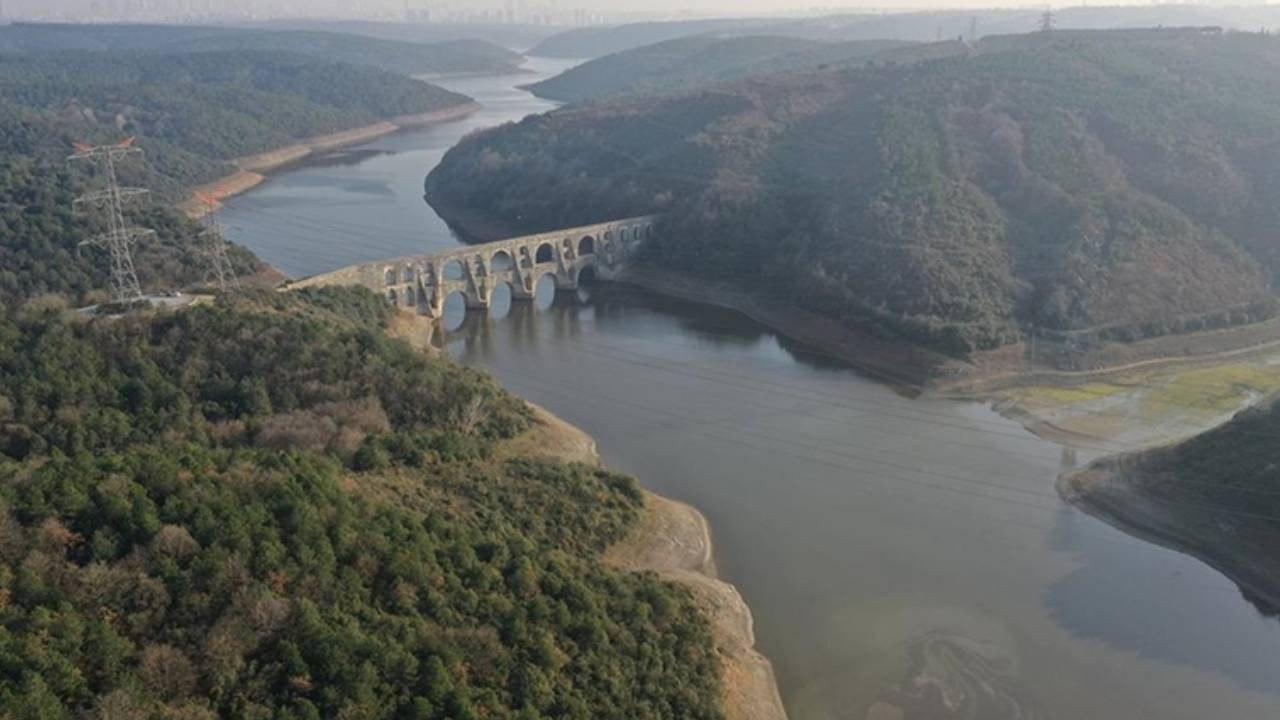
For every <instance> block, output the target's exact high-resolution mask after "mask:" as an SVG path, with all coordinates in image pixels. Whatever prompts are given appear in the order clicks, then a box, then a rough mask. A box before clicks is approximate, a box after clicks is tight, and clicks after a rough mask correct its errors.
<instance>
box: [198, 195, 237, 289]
mask: <svg viewBox="0 0 1280 720" xmlns="http://www.w3.org/2000/svg"><path fill="white" fill-rule="evenodd" d="M196 197H198V198H200V200H201V201H202V202H204V204H205V205H206V206H207V210H206V212H205V215H204V232H202V233H200V239H201V240H202V241H203V243H202V244H201V246H200V252H201V254H203V255H204V256H205V260H206V261H207V262H208V263H209V274H210V275H212V276H213V278H214V279H215V280H217V281H218V291H219V292H221V293H223V294H225V293H226V292H227V290H228V289H231V290H239V289H240V278H239V277H237V276H236V269H235V267H233V266H232V265H231V258H230V257H228V256H227V241H226V239H225V238H224V236H223V234H222V228H221V227H220V226H219V224H218V220H217V218H216V217H214V214H213V211H214V210H215V209H216V208H217V206H218V203H217V201H216V200H214V199H213V198H212V197H210V196H208V195H205V194H203V193H196Z"/></svg>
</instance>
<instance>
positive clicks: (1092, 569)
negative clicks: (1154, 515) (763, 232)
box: [224, 78, 1280, 720]
mask: <svg viewBox="0 0 1280 720" xmlns="http://www.w3.org/2000/svg"><path fill="white" fill-rule="evenodd" d="M528 79H529V80H531V79H533V78H528ZM522 81H523V80H522ZM513 82H514V81H513V80H512V79H510V78H506V79H502V80H501V81H498V80H494V79H477V80H474V81H467V83H466V84H465V85H464V86H459V87H455V89H460V90H462V91H463V92H467V93H468V94H471V95H473V96H475V97H478V98H480V99H481V100H482V101H483V102H484V104H485V110H484V111H482V113H481V114H480V115H478V116H475V117H473V118H471V119H469V120H467V121H465V122H463V123H455V124H450V125H444V126H439V127H436V128H428V129H425V130H423V131H420V132H413V133H404V134H401V135H396V136H392V137H388V138H383V139H382V140H379V141H377V142H375V143H372V144H370V145H369V146H366V148H365V150H367V152H363V151H362V152H360V153H349V154H347V155H346V157H345V158H344V159H340V160H338V161H335V162H333V163H330V164H327V165H325V164H323V163H322V164H321V165H316V166H310V167H303V168H299V169H298V170H296V171H294V172H290V173H286V174H284V175H281V176H279V177H276V178H273V179H272V180H271V181H269V182H268V183H267V184H266V185H264V186H263V187H262V188H260V189H259V190H256V191H254V192H253V193H251V194H250V195H248V196H245V197H244V198H238V199H236V200H235V201H233V202H232V206H231V208H230V209H229V212H230V214H229V215H228V216H226V217H224V220H225V221H227V222H228V224H229V225H231V226H232V228H231V229H232V237H233V239H234V240H236V241H238V242H242V243H244V244H247V245H248V246H249V247H250V248H251V249H253V250H254V251H255V252H257V253H258V254H259V255H260V256H262V257H264V258H265V259H267V260H268V261H270V262H273V263H275V264H277V265H278V266H280V267H282V268H283V269H284V270H285V271H286V272H290V273H292V274H295V275H305V274H310V273H315V272H320V271H324V270H330V269H333V268H336V267H340V266H342V265H346V264H351V263H355V262H361V261H366V260H372V259H376V258H380V257H394V256H399V255H407V254H411V253H416V252H422V251H424V250H428V249H431V248H453V247H456V241H455V239H454V237H453V235H452V234H451V233H450V232H449V231H448V229H447V227H446V226H445V224H444V223H443V222H442V221H441V220H440V219H439V218H438V217H437V216H436V215H435V214H434V212H432V211H431V210H430V208H428V207H426V206H425V205H424V204H423V203H422V199H421V193H422V178H423V176H424V175H425V173H426V172H427V171H428V170H429V169H430V168H431V167H432V165H433V164H434V163H436V162H438V160H439V158H440V156H441V155H442V154H443V152H444V151H445V149H446V148H448V147H449V146H451V145H452V144H454V143H455V142H457V140H458V139H459V138H460V137H461V136H462V135H463V134H464V133H466V132H467V131H468V130H470V129H473V128H477V127H485V126H488V125H493V124H496V123H498V122H503V121H506V120H511V119H516V118H518V117H520V116H522V115H523V114H525V113H527V112H536V111H538V110H540V109H545V108H546V107H549V105H548V104H547V103H543V102H542V101H537V100H534V99H531V98H530V97H529V96H528V95H526V94H524V93H522V92H519V91H517V90H515V89H514V88H513V87H512V86H511V85H512V83H513ZM380 186H385V187H389V188H392V190H393V191H394V192H393V193H392V194H390V195H388V194H384V193H381V192H380V191H379V190H378V187H380ZM499 294H501V293H499ZM445 327H446V329H445V330H443V331H442V332H440V333H437V334H436V340H437V342H439V343H440V345H441V346H442V347H444V348H445V349H446V350H447V351H448V352H450V353H451V354H453V355H454V356H455V357H457V358H459V359H460V360H461V361H462V362H465V363H468V364H471V365H474V366H477V367H482V368H485V369H487V370H489V371H491V372H493V373H494V374H495V375H496V376H497V377H498V379H499V380H500V381H502V383H503V384H504V385H506V386H507V387H509V388H511V389H512V390H513V391H514V392H516V393H518V394H520V395H522V396H524V397H528V398H530V399H531V400H533V401H534V402H538V403H540V404H542V405H544V406H547V407H548V408H550V409H551V410H552V411H554V412H556V413H557V414H559V415H561V416H563V417H565V418H566V419H567V420H569V421H570V422H572V423H574V424H577V425H579V426H581V427H584V428H587V429H589V430H590V431H591V433H592V435H594V436H595V437H596V439H597V440H598V441H599V445H600V448H601V449H602V452H603V453H604V456H605V459H606V461H607V462H609V464H610V465H611V466H613V467H615V468H618V469H619V470H621V471H624V472H629V473H632V474H635V475H637V476H638V477H639V478H641V479H642V481H643V482H644V484H645V485H646V486H648V487H650V488H651V489H653V490H655V491H657V492H660V493H663V494H666V495H669V496H672V497H675V498H677V499H679V500H683V501H686V502H689V503H691V504H693V505H695V506H696V507H698V508H700V509H701V510H703V511H704V513H705V514H706V515H707V516H708V519H709V520H710V522H711V526H712V527H713V528H714V530H715V535H716V537H715V541H716V548H717V550H716V553H717V558H716V562H717V566H718V567H719V568H720V569H721V571H722V572H723V573H724V574H725V576H726V577H727V578H728V579H730V580H732V581H733V582H734V583H735V584H737V585H738V587H739V588H740V589H741V591H742V593H743V596H744V597H745V598H746V600H747V601H748V602H749V603H750V605H751V607H752V609H753V611H754V613H755V619H756V626H755V629H756V633H757V638H758V641H759V646H760V647H761V649H762V650H763V651H764V652H765V653H766V654H767V655H768V656H769V657H770V659H771V660H772V661H773V663H774V666H775V668H776V670H777V673H778V679H779V683H780V685H781V687H782V693H783V698H784V700H785V702H786V704H787V707H788V710H789V712H790V715H791V717H792V718H793V720H826V719H828V718H839V719H841V720H843V719H845V718H851V719H854V720H864V719H867V718H892V717H902V718H916V717H925V718H937V717H948V718H949V717H965V718H975V719H978V718H1005V717H1008V718H1012V717H1033V716H1036V717H1038V716H1043V717H1056V718H1066V719H1074V718H1091V719H1092V718H1115V719H1116V720H1121V719H1123V720H1130V719H1132V718H1148V717H1151V718H1161V720H1167V719H1185V720H1203V719H1204V718H1218V717H1223V718H1226V717H1230V718H1233V719H1234V718H1250V719H1251V718H1277V717H1280V697H1277V693H1280V688H1277V683H1278V682H1280V681H1278V680H1277V678H1280V666H1278V663H1280V631H1278V630H1277V628H1278V627H1280V625H1277V623H1275V622H1273V621H1267V620H1264V619H1262V618H1260V617H1259V616H1258V615H1257V613H1256V612H1254V611H1253V609H1252V607H1251V606H1249V605H1248V604H1247V603H1245V602H1244V601H1242V600H1241V598H1240V595H1239V593H1238V592H1236V591H1235V588H1234V586H1233V585H1232V584H1231V583H1230V582H1229V581H1227V580H1225V578H1223V577H1222V576H1221V575H1219V574H1218V573H1216V572H1214V571H1213V570H1211V569H1209V568H1207V567H1206V566H1204V565H1203V564H1202V563H1199V562H1198V561H1196V560H1194V559H1192V558H1189V557H1187V556H1185V555H1181V554H1179V553H1175V552H1171V551H1168V550H1165V549H1163V548H1160V547H1157V546H1155V545H1151V544H1149V543H1145V542H1143V541H1140V540H1137V539H1134V538H1131V537H1128V536H1126V535H1124V534H1123V533H1120V532H1118V531H1116V530H1114V529H1112V528H1110V527H1108V526H1106V525H1104V524H1102V523H1100V522H1098V521H1096V520H1094V519H1092V518H1090V517H1088V516H1085V515H1083V514H1081V513H1079V512H1077V511H1075V510H1074V509H1072V508H1070V507H1068V506H1066V505H1064V504H1062V503H1061V502H1060V501H1059V500H1058V499H1057V496H1056V494H1055V493H1054V490H1053V485H1054V480H1055V478H1056V477H1057V475H1058V473H1059V472H1061V471H1062V470H1063V469H1064V468H1070V467H1074V466H1076V465H1080V464H1084V463H1086V462H1088V461H1089V460H1090V458H1089V457H1087V456H1085V453H1083V452H1081V453H1080V455H1079V457H1077V456H1076V453H1075V452H1074V451H1072V450H1070V449H1064V448H1062V447H1060V446H1058V445H1056V444H1053V443H1049V442H1045V441H1042V440H1039V439H1037V438H1034V437H1032V436H1030V435H1028V434H1027V433H1026V432H1025V431H1023V430H1022V428H1021V427H1020V426H1019V425H1018V424H1017V423H1015V422H1012V421H1009V420H1007V419H1005V418H1002V417H1000V416H999V415H997V414H996V413H994V412H993V411H992V410H991V409H990V408H988V407H986V406H984V405H982V404H978V403H957V402H945V401H940V400H936V399H931V398H928V397H925V398H918V399H908V398H905V397H903V396H901V395H899V394H895V392H894V391H893V390H892V389H890V388H887V387H885V386H884V385H880V384H877V383H874V382H870V381H868V380H867V379H866V378H864V377H861V376H859V375H858V374H856V373H853V372H850V371H849V370H848V369H847V368H844V367H843V366H842V365H841V364H840V363H838V362H834V361H832V360H831V359H830V358H828V357H826V356H825V355H824V354H822V353H817V352H813V351H810V350H808V349H806V348H804V347H803V346H800V345H798V344H795V343H791V342H788V341H786V340H784V339H780V338H778V337H777V336H776V335H774V334H773V333H771V332H769V331H767V330H766V329H764V328H763V327H761V326H759V325H758V324H756V323H754V322H751V321H750V320H748V319H746V318H744V317H742V316H740V315H738V314H736V313H732V312H729V311H725V310H720V309H717V308H711V307H706V306H699V305H694V304H690V303H684V302H680V301H677V300H671V299H665V298H662V297H658V296H655V295H653V294H650V293H646V292H643V291H640V290H636V289H633V288H625V287H618V286H613V285H601V286H596V287H587V286H586V285H585V284H584V287H583V288H581V289H580V290H579V291H577V292H573V293H567V292H559V293H557V292H556V291H555V288H554V283H553V281H552V279H551V278H550V277H546V276H544V277H543V278H541V279H540V281H539V285H538V288H537V292H536V296H535V299H534V302H532V303H529V302H517V301H510V302H508V301H507V300H505V299H504V298H501V297H498V298H495V301H494V303H493V305H492V307H490V308H489V310H488V311H473V312H471V313H467V312H466V311H465V307H464V303H463V299H462V297H461V296H454V297H452V298H450V299H449V301H448V302H447V303H446V307H445Z"/></svg>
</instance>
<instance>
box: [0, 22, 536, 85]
mask: <svg viewBox="0 0 1280 720" xmlns="http://www.w3.org/2000/svg"><path fill="white" fill-rule="evenodd" d="M102 50H133V51H147V54H148V55H149V56H151V61H152V62H155V63H161V62H165V61H166V59H167V58H168V57H169V56H170V55H173V54H185V53H190V52H215V51H230V50H234V51H240V52H245V51H254V52H260V51H265V50H270V51H278V52H291V53H296V54H298V55H305V56H307V57H310V58H313V59H318V60H321V61H323V62H325V63H326V64H327V63H335V62H338V63H347V64H351V65H367V66H371V67H376V68H379V69H381V70H386V71H388V72H395V73H401V74H404V75H423V74H445V73H507V72H514V71H516V69H517V68H519V66H520V64H521V63H522V62H523V58H522V57H521V56H520V55H519V54H517V53H514V52H511V51H510V50H507V49H505V48H501V47H498V46H497V45H494V44H492V43H488V42H484V41H481V40H468V39H450V40H447V41H440V42H433V43H419V42H404V41H399V40H391V39H375V38H371V37H365V36H362V35H354V34H348V33H340V32H320V31H299V30H255V29H242V28H228V27H206V26H200V25H58V24H35V23H16V24H13V25H7V26H0V53H39V54H43V53H50V52H63V51H102ZM157 55H159V56H162V57H163V59H158V58H156V57H155V56H157Z"/></svg>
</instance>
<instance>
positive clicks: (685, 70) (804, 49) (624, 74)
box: [529, 35, 910, 102]
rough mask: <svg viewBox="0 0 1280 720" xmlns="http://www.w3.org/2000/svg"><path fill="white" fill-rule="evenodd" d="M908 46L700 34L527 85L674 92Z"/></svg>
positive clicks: (567, 94)
mask: <svg viewBox="0 0 1280 720" xmlns="http://www.w3.org/2000/svg"><path fill="white" fill-rule="evenodd" d="M908 45H910V43H905V42H900V41H896V40H882V41H875V40H872V41H861V42H850V43H820V42H814V41H811V40H799V39H795V38H786V37H770V36H747V37H740V38H720V37H713V36H705V35H699V36H695V37H689V38H680V39H677V40H669V41H667V42H662V43H657V44H654V45H646V46H644V47H642V48H638V49H635V50H628V51H626V52H620V53H616V54H613V55H606V56H604V57H602V58H598V59H596V60H591V61H588V62H585V63H583V64H581V65H578V66H575V67H573V68H570V69H569V70H566V71H565V72H563V73H561V74H560V75H557V76H555V77H553V78H549V79H547V80H543V81H542V82H539V83H534V84H533V85H530V86H529V90H530V91H532V92H533V93H534V94H535V95H538V96H539V97H545V98H550V99H552V100H559V101H562V102H577V101H580V100H586V99H599V98H606V97H610V96H614V95H622V94H627V93H647V94H654V93H664V92H674V91H678V90H688V89H690V88H693V87H696V86H698V85H707V84H711V83H724V82H728V81H730V80H736V79H738V78H743V77H747V76H749V75H761V74H765V73H770V72H784V71H797V70H815V69H819V68H826V67H831V66H843V65H847V64H852V63H854V62H856V61H858V60H859V59H863V58H867V57H868V56H875V54H876V53H880V52H883V51H886V50H891V49H894V48H899V47H903V46H908Z"/></svg>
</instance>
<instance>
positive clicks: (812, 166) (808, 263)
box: [428, 30, 1280, 354]
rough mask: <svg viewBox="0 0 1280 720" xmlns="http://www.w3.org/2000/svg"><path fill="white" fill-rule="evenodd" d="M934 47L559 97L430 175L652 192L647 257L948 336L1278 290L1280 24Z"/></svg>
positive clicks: (1227, 319) (563, 202) (559, 195)
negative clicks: (654, 234)
mask: <svg viewBox="0 0 1280 720" xmlns="http://www.w3.org/2000/svg"><path fill="white" fill-rule="evenodd" d="M928 47H929V46H925V48H923V49H924V50H927V49H928ZM955 50H960V51H961V52H960V53H959V54H954V51H955ZM913 52H919V51H916V50H915V49H913ZM943 55H949V57H942V58H940V59H936V60H928V61H923V62H915V63H902V62H883V63H875V64H874V66H870V67H865V68H857V69H850V70H843V71H827V72H817V73H812V74H806V75H798V76H785V77H769V78H762V79H754V80H749V81H742V82H738V83H734V84H729V85H725V86H718V87H715V88H713V89H708V90H699V91H691V92H688V93H685V94H683V95H680V96H677V97H662V98H657V99H654V98H642V99H623V100H618V101H615V102H610V103H596V104H592V105H589V106H583V107H573V106H571V107H568V108H564V109H561V110H558V111H555V112H552V113H550V114H547V115H543V116H538V117H531V118H528V119H526V120H524V121H523V122H521V123H518V124H514V125H509V126H506V127H503V128H498V129H495V130H493V131H490V132H487V133H482V134H479V135H476V136H473V137H472V138H470V139H469V140H468V141H466V142H464V143H463V144H462V145H460V146H459V147H457V148H455V149H454V150H452V151H451V152H450V153H449V154H448V155H447V156H446V157H445V160H444V162H443V163H442V164H441V165H440V166H439V167H438V168H437V169H436V171H435V172H434V173H433V174H432V176H431V178H430V179H429V180H428V187H429V190H430V191H431V193H432V196H433V199H434V200H435V201H436V202H437V204H438V205H439V206H440V207H443V208H445V209H446V210H447V208H449V207H458V208H466V209H468V210H472V211H479V212H483V213H485V214H487V215H490V216H492V217H495V218H499V219H502V220H505V221H507V222H509V223H519V224H521V225H523V226H524V227H527V228H528V229H530V230H540V229H548V228H554V227H564V226H569V225H576V224H584V223H588V222H595V221H600V220H604V219H607V218H613V217H622V216H631V215H638V214H643V213H650V212H660V213H663V214H664V220H663V227H662V229H661V232H660V233H659V241H658V242H657V243H656V244H655V246H654V247H653V248H652V253H651V261H652V262H654V263H656V264H657V265H659V266H662V267H665V268H673V269H678V270H681V271H685V272H692V273H695V274H701V275H705V276H712V277H717V278H727V279H732V280H735V281H738V282H740V283H742V284H743V285H744V286H746V287H748V288H751V289H753V290H756V291H757V292H764V293H769V294H771V295H773V296H775V297H779V298H781V299H783V300H785V301H787V302H790V303H793V304H795V305H799V306H802V307H805V308H808V309H810V310H814V311H818V312H820V313H823V314H826V315H829V316H832V317H835V318H838V319H841V320H843V321H845V322H846V323H849V324H856V325H860V326H868V327H874V328H878V329H880V330H882V331H884V332H889V333H893V334H895V335H897V336H899V337H903V338H906V339H909V340H911V341H914V342H919V343H924V344H927V345H930V346H933V347H936V348H940V349H943V350H945V351H948V352H951V353H956V354H964V353H967V352H970V351H973V350H977V349H983V348H994V347H999V346H1002V345H1005V344H1008V343H1012V342H1015V341H1017V340H1019V339H1020V338H1022V337H1024V336H1025V334H1026V333H1028V332H1029V331H1031V330H1032V329H1037V332H1040V333H1047V334H1053V333H1058V334H1060V335H1063V336H1067V337H1071V338H1088V337H1109V338H1116V339H1130V338H1136V337H1143V336H1150V335H1159V334H1163V333H1169V332H1181V331H1186V330H1194V329H1198V328H1202V327H1208V326H1217V325H1222V324H1227V323H1242V322H1248V321H1250V320H1254V319H1258V318H1260V317H1263V316H1267V315H1269V314H1270V313H1271V312H1272V310H1271V307H1272V299H1273V295H1272V292H1271V288H1272V286H1273V281H1274V278H1275V277H1276V275H1277V273H1280V40H1277V39H1275V38H1273V37H1271V36H1268V35H1256V34H1221V33H1219V32H1215V31H1201V30H1169V31H1154V30H1153V31H1123V32H1119V31H1117V32H1056V31H1055V32H1051V33H1043V34H1035V35H1026V36H1009V37H996V38H987V39H985V40H983V41H982V42H981V43H978V44H977V45H976V46H975V47H974V48H973V49H972V50H969V49H966V48H965V47H964V45H962V44H960V43H952V44H951V47H950V48H948V50H947V52H946V53H943Z"/></svg>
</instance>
